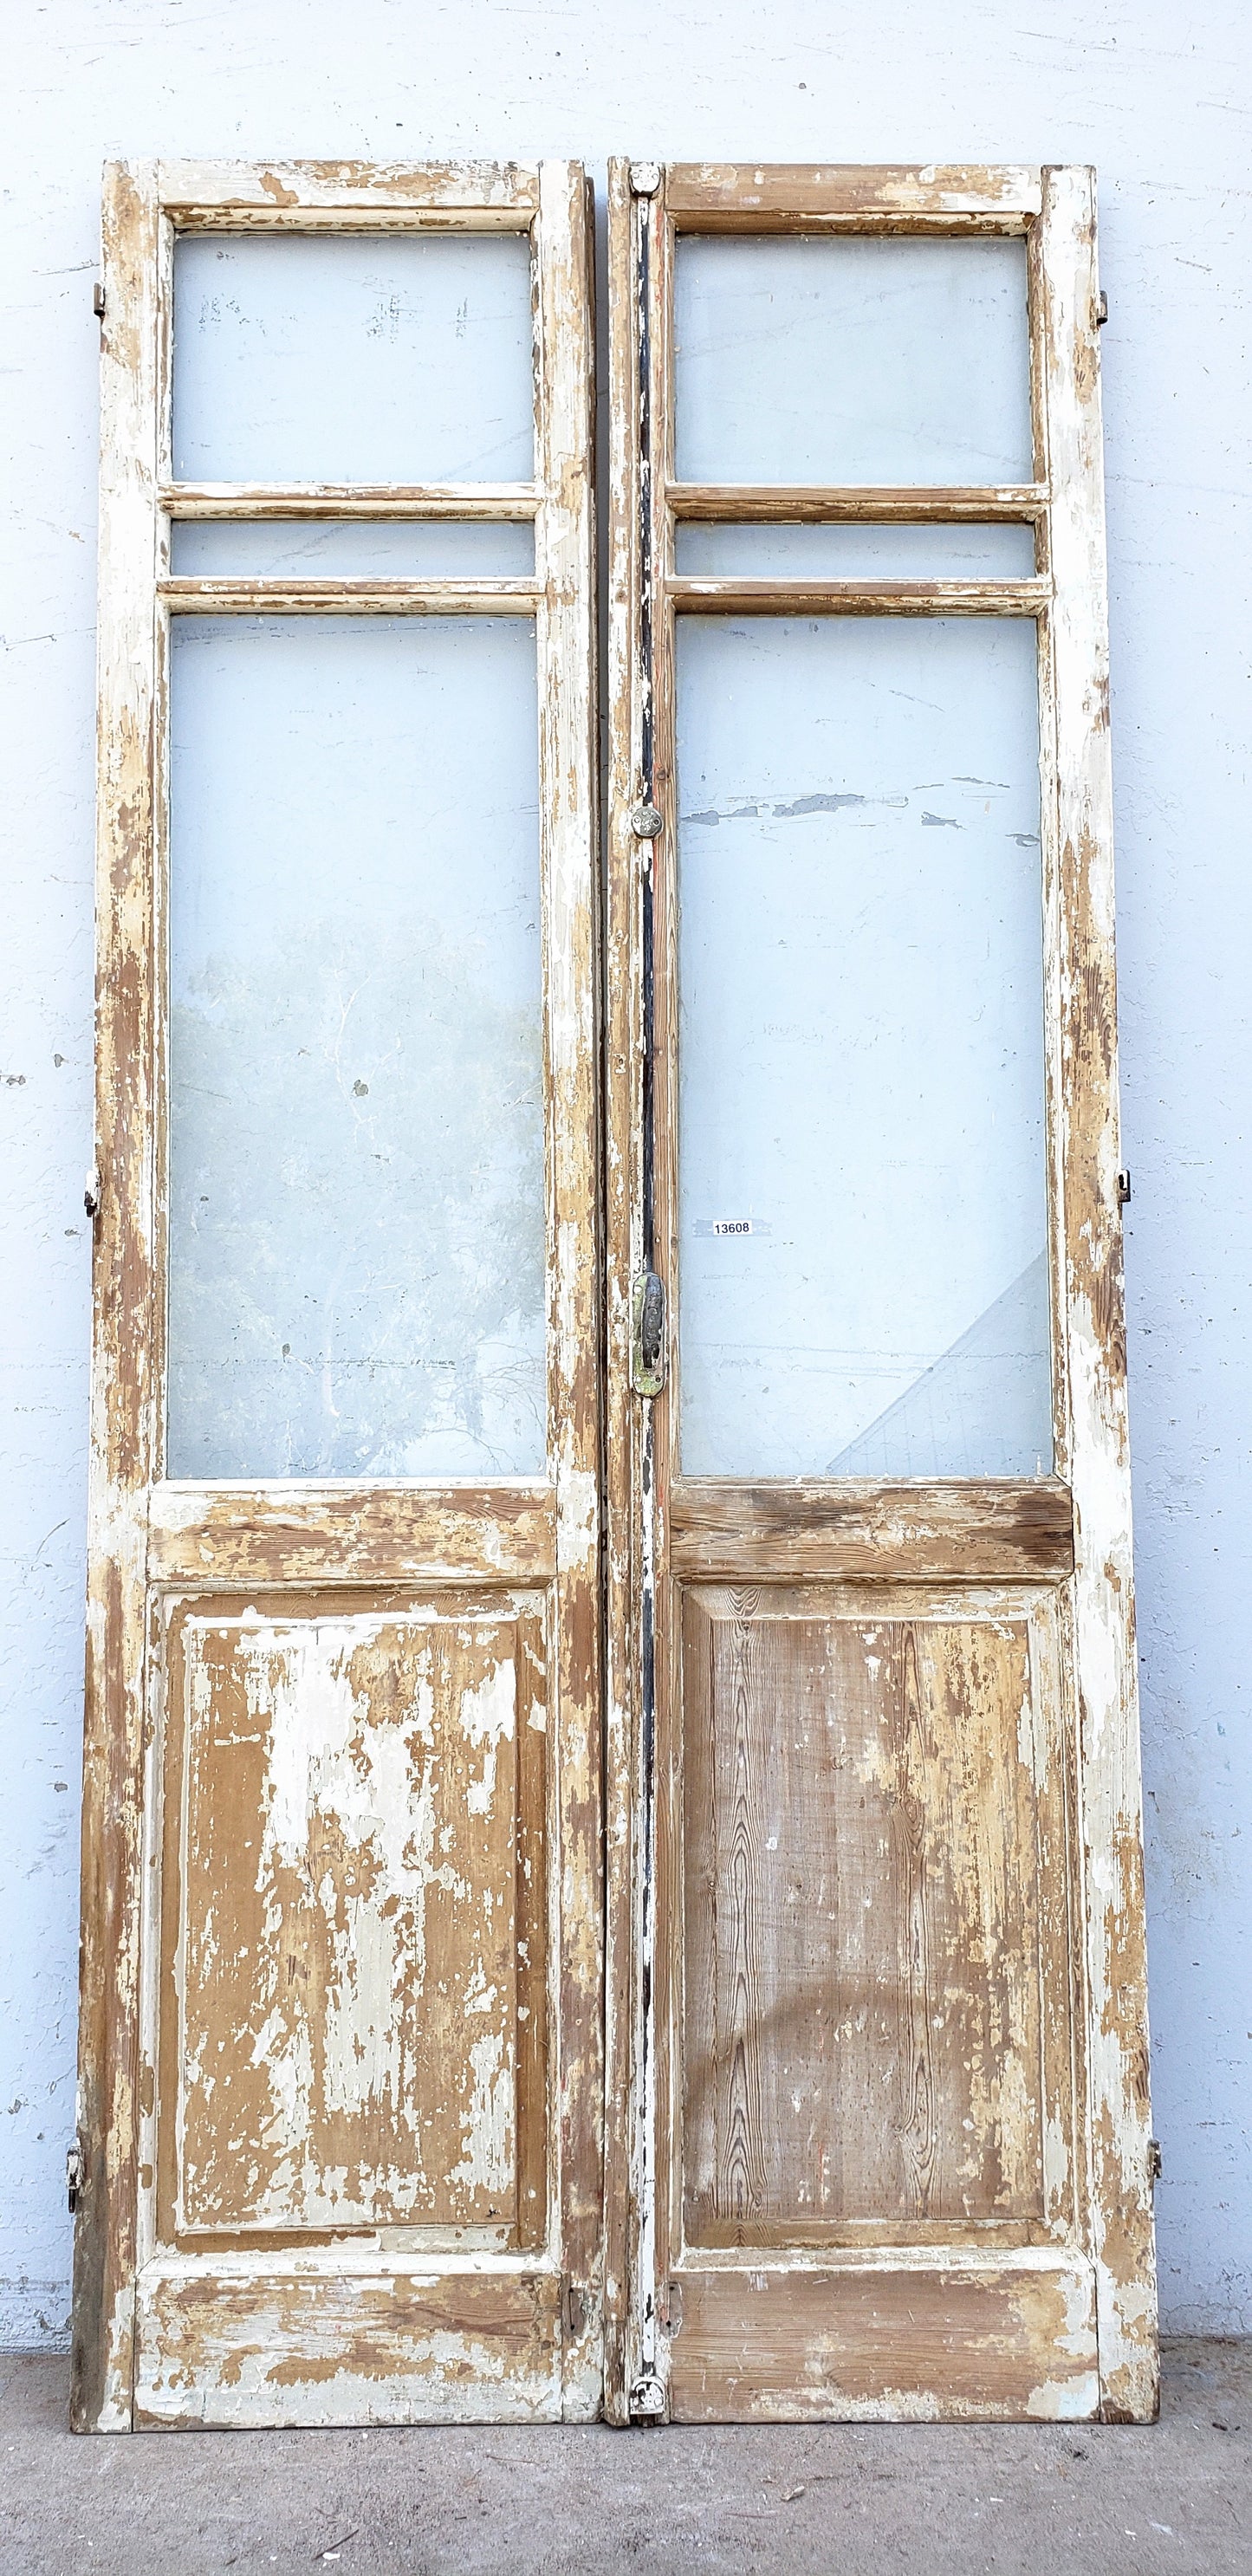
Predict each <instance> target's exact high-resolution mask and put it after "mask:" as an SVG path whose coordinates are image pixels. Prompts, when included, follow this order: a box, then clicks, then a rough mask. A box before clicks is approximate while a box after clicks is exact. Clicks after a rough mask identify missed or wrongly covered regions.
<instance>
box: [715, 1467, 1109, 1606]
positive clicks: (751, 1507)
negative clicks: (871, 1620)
mask: <svg viewBox="0 0 1252 2576" xmlns="http://www.w3.org/2000/svg"><path fill="white" fill-rule="evenodd" d="M669 1527H670V1565H671V1569H672V1571H673V1572H674V1573H675V1574H677V1575H680V1576H687V1577H693V1576H698V1577H705V1578H708V1577H717V1576H719V1575H722V1576H737V1575H760V1576H769V1575H776V1576H778V1577H779V1578H780V1579H783V1578H787V1577H790V1578H795V1579H800V1578H803V1577H804V1576H812V1575H829V1576H830V1577H831V1579H832V1580H838V1579H840V1578H843V1579H847V1578H849V1577H857V1576H860V1575H866V1576H874V1577H878V1578H883V1577H891V1578H894V1579H897V1580H904V1581H907V1580H910V1579H911V1578H913V1577H917V1578H918V1579H919V1580H922V1581H943V1580H945V1579H948V1578H954V1579H957V1580H959V1579H961V1578H963V1577H965V1578H969V1577H973V1578H977V1579H980V1580H982V1579H985V1580H988V1581H1000V1582H1003V1581H1014V1580H1021V1579H1022V1578H1025V1579H1027V1580H1030V1579H1033V1580H1035V1581H1037V1582H1045V1583H1060V1582H1064V1581H1065V1580H1066V1579H1067V1577H1068V1576H1069V1575H1070V1574H1071V1573H1072V1572H1073V1565H1074V1529H1073V1507H1072V1503H1071V1499H1070V1492H1069V1487H1068V1486H1067V1485H1065V1484H1063V1483H1062V1482H1061V1480H1060V1478H1059V1477H1055V1476H1050V1477H1039V1478H1033V1477H1032V1478H1021V1479H1020V1480H1019V1479H1017V1478H1007V1477H1006V1478H1003V1479H998V1478H997V1479H996V1480H994V1481H992V1480H988V1481H986V1482H977V1483H976V1482H972V1481H971V1482H969V1483H964V1482H962V1483H960V1484H956V1483H952V1484H938V1483H934V1484H920V1483H919V1484H913V1483H907V1484H905V1483H900V1484H894V1485H887V1484H884V1485H871V1484H863V1483H861V1482H859V1481H858V1482H844V1481H838V1482H836V1481H833V1480H832V1481H829V1482H817V1481H813V1482H808V1481H797V1482H795V1483H791V1482H789V1481H783V1480H781V1479H780V1480H779V1481H777V1482H774V1481H772V1480H771V1481H769V1482H761V1483H743V1484H739V1483H735V1482H732V1481H731V1480H730V1479H729V1478H727V1479H725V1480H723V1479H722V1478H720V1477H719V1478H712V1477H694V1476H692V1477H687V1476H684V1477H679V1478H676V1480H675V1482H674V1485H673V1487H672V1490H671V1494H670V1503H669Z"/></svg>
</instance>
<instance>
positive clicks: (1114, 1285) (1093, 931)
mask: <svg viewBox="0 0 1252 2576" xmlns="http://www.w3.org/2000/svg"><path fill="white" fill-rule="evenodd" d="M1098 285H1099V278H1098V269H1097V262H1096V215H1095V180H1094V172H1092V171H1090V170H1085V169H1064V170H1049V171H1047V172H1045V174H1044V211H1043V218H1042V222H1041V225H1040V229H1039V239H1038V250H1037V280H1036V299H1035V300H1036V305H1037V309H1038V329H1039V380H1040V395H1041V401H1040V410H1041V416H1042V417H1041V426H1042V430H1043V434H1044V437H1045V438H1046V443H1047V471H1048V474H1049V478H1050V481H1051V484H1052V489H1053V493H1054V500H1053V506H1052V510H1051V513H1050V530H1049V536H1050V545H1051V557H1052V568H1053V577H1054V581H1055V585H1056V607H1055V610H1054V612H1053V617H1052V621H1051V629H1050V639H1051V656H1050V663H1051V667H1050V675H1049V676H1050V696H1051V702H1052V707H1053V711H1054V717H1055V725H1056V751H1055V780H1056V785H1055V807H1054V824H1053V828H1054V830H1055V835H1056V843H1055V862H1056V868H1057V872H1058V878H1059V886H1058V895H1059V904H1058V913H1059V921H1058V930H1059V954H1058V955H1057V958H1056V961H1055V968H1056V976H1057V981H1058V984H1059V996H1058V1020H1059V1051H1060V1067H1059V1074H1060V1081H1059V1094H1060V1098H1059V1113H1060V1114H1059V1119H1058V1130H1059V1133H1058V1148H1059V1163H1060V1194H1061V1206H1062V1210H1063V1244H1062V1259H1061V1264H1060V1268H1061V1285H1062V1292H1063V1293H1062V1297H1061V1300H1060V1306H1061V1314H1062V1317H1063V1332H1064V1363H1065V1367H1064V1388H1065V1398H1066V1422H1065V1443H1066V1449H1067V1455H1068V1473H1069V1478H1070V1482H1071V1484H1072V1487H1073V1493H1074V1527H1075V1546H1076V1564H1075V1579H1074V1656H1075V1664H1076V1671H1077V1686H1078V1702H1079V1706H1078V1722H1079V1737H1080V1743H1081V1748H1082V1792H1081V1794H1082V1818H1083V1837H1084V1852H1083V1873H1084V1876H1083V1886H1082V1900H1081V1901H1082V1914H1083V1917H1084V1920H1085V1940H1086V1952H1087V1971H1088V1978H1089V1990H1090V2020H1089V2025H1088V2033H1087V2049H1086V2055H1087V2063H1088V2075H1089V2082H1090V2088H1091V2106H1090V2144H1091V2156H1092V2224H1093V2231H1094V2239H1095V2252H1096V2261H1097V2304H1098V2313H1099V2332H1100V2378H1101V2402H1102V2407H1103V2411H1104V2413H1105V2414H1106V2415H1107V2416H1108V2417H1109V2418H1110V2419H1121V2418H1126V2419H1127V2420H1131V2421H1135V2422H1138V2421H1141V2420H1143V2419H1144V2418H1145V2417H1151V2416H1152V2415H1154V2414H1155V2412H1156V2409H1157V2404H1158V2392H1159V2365H1158V2354H1157V2322H1156V2283H1155V2269H1154V2252H1153V2228H1152V2174H1151V2161H1150V2148H1151V2140H1150V2126H1151V2111H1150V2104H1149V2084H1148V2064H1149V2061H1148V2017H1147V1959H1146V1945H1145V1914H1144V1885H1143V1820H1142V1817H1143V1811H1142V1788H1141V1783H1140V1771H1139V1702H1138V1673H1137V1668H1136V1661H1135V1619H1134V1589H1133V1584H1134V1573H1133V1559H1132V1541H1131V1492H1130V1450H1129V1427H1128V1418H1127V1405H1126V1325H1125V1309H1124V1289H1123V1271H1122V1219H1121V1207H1120V1203H1119V1199H1118V1192H1117V1172H1118V1167H1119V1165H1120V1162H1121V1140H1120V1127H1119V1110H1118V1085H1117V988H1116V968H1115V957H1114V911H1113V799H1112V771H1111V763H1110V755H1109V698H1108V686H1109V679H1108V625H1107V606H1106V570H1105V548H1104V482H1103V453H1102V444H1101V426H1100V360H1099V328H1098V317H1097V293H1098Z"/></svg>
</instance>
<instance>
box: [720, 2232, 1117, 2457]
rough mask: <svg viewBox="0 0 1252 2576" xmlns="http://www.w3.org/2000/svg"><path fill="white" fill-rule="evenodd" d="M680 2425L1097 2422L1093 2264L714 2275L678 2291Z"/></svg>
mask: <svg viewBox="0 0 1252 2576" xmlns="http://www.w3.org/2000/svg"><path fill="white" fill-rule="evenodd" d="M675 2286H676V2288H678V2290H679V2297H678V2299H677V2300H676V2301H675V2303H674V2304H675V2313H676V2314H678V2315H679V2316H680V2317H681V2323H680V2325H679V2327H678V2331H677V2333H676V2334H675V2335H674V2336H673V2340H672V2344H671V2373H672V2376H671V2382H670V2404H671V2408H672V2411H673V2415H674V2418H675V2421H676V2422H678V2423H682V2424H698V2423H727V2422H730V2423H736V2422H738V2423H762V2422H771V2421H772V2422H775V2423H778V2422H783V2423H812V2422H814V2421H818V2422H820V2421H821V2420H822V2419H824V2418H830V2417H834V2418H835V2419H836V2420H840V2419H842V2420H843V2421H845V2422H853V2423H855V2422H857V2421H860V2422H862V2423H874V2422H877V2423H883V2422H885V2423H889V2424H890V2423H909V2422H912V2423H934V2422H936V2421H939V2422H944V2423H960V2422H962V2421H971V2420H974V2421H982V2422H995V2421H996V2420H997V2419H999V2420H1001V2421H1007V2422H1013V2421H1016V2420H1021V2419H1030V2418H1034V2419H1036V2420H1040V2421H1043V2422H1056V2421H1058V2420H1059V2421H1066V2420H1071V2421H1072V2420H1078V2421H1081V2420H1083V2419H1085V2418H1087V2417H1090V2416H1091V2415H1093V2414H1094V2413H1095V2412H1096V2408H1097V2405H1098V2402H1099V2380H1098V2375H1097V2371H1096V2342H1095V2313H1094V2299H1093V2295H1092V2283H1091V2272H1090V2266H1089V2265H1087V2264H1085V2263H1083V2262H1082V2261H1081V2260H1080V2259H1079V2260H1071V2261H1069V2262H1065V2261H1053V2262H1051V2263H1047V2262H1045V2260H1043V2259H1042V2258H1040V2257H1039V2256H1036V2257H1034V2258H1033V2260H1032V2259H1031V2258H1030V2257H1029V2256H1019V2257H1018V2258H1017V2259H1016V2260H1012V2259H1008V2260H1004V2261H1002V2262H1001V2263H1000V2265H999V2266H998V2267H997V2269H996V2270H995V2271H991V2270H990V2269H981V2268H980V2269H979V2270H974V2269H973V2268H972V2267H971V2268H966V2267H964V2266H963V2265H962V2264H961V2263H960V2261H959V2259H958V2260H957V2261H956V2262H954V2263H950V2264H946V2265H945V2264H943V2263H941V2262H940V2261H938V2260H937V2261H936V2262H935V2263H934V2265H933V2266H927V2267H926V2268H925V2269H923V2268H922V2267H921V2266H920V2265H919V2264H918V2262H917V2259H916V2256H914V2257H913V2259H912V2261H911V2262H910V2261H908V2260H906V2259H904V2258H901V2259H900V2260H899V2263H898V2266H897V2267H895V2268H893V2269H890V2270H885V2269H881V2268H878V2267H875V2268H873V2269H869V2268H866V2269H864V2270H861V2269H840V2270H839V2271H837V2272H836V2271H816V2270H810V2269H807V2268H804V2269H799V2268H794V2267H793V2268H791V2269H788V2270H783V2269H780V2268H779V2269H775V2268H771V2269H769V2270H763V2269H762V2268H761V2267H760V2266H759V2264H758V2265H754V2266H753V2268H752V2269H751V2271H746V2272H745V2271H735V2272H704V2273H701V2274H697V2275H694V2276H693V2277H690V2278H687V2277H682V2278H681V2280H680V2282H679V2283H677V2284H676V2285H675Z"/></svg>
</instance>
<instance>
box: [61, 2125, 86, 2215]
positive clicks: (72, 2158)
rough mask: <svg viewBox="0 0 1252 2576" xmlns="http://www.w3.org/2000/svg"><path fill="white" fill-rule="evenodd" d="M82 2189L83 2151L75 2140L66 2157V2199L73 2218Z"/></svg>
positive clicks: (67, 2150)
mask: <svg viewBox="0 0 1252 2576" xmlns="http://www.w3.org/2000/svg"><path fill="white" fill-rule="evenodd" d="M82 2187H83V2151H82V2148H81V2147H80V2146H79V2144H78V2142H77V2140H75V2143H74V2145H73V2146H72V2147H69V2148H67V2149H66V2155H65V2197H66V2200H67V2201H68V2203H69V2212H70V2216H71V2218H72V2217H73V2216H74V2212H75V2210H76V2209H77V2207H78V2195H79V2193H80V2191H81V2190H82Z"/></svg>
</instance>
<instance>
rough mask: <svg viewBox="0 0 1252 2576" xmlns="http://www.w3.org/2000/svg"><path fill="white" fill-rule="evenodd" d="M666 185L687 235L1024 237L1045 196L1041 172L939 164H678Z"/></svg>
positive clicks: (669, 201)
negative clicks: (827, 232) (834, 231)
mask: <svg viewBox="0 0 1252 2576" xmlns="http://www.w3.org/2000/svg"><path fill="white" fill-rule="evenodd" d="M665 186H666V203H667V206H668V209H669V213H670V215H671V216H672V217H673V219H674V221H675V222H676V224H677V226H678V228H679V230H680V231H683V232H714V231H726V232H745V233H746V232H801V231H804V230H805V229H807V228H809V227H812V228H813V229H814V230H823V229H826V228H833V227H842V228H843V229H844V230H846V231H848V232H875V231H883V230H885V231H900V232H927V231H932V230H933V231H937V232H948V233H950V232H960V231H962V230H983V229H987V230H990V231H993V232H1024V231H1025V230H1026V227H1027V225H1028V223H1029V222H1030V221H1031V219H1032V218H1033V217H1034V216H1036V215H1037V214H1038V212H1039V206H1040V195H1041V185H1040V173H1039V171H1038V170H1037V169H1028V168H1023V169H1009V168H1005V167H1001V168H986V167H983V166H974V167H970V166H966V165H957V164H949V165H948V166H947V167H944V166H942V165H936V164H934V163H927V164H925V165H924V166H921V165H915V166H913V167H902V166H897V167H893V166H891V165H888V164H883V165H880V166H879V167H877V168H875V167H873V166H871V165H870V164H868V163H857V164H855V165H853V164H844V165H842V166H841V165H840V164H838V163H835V164H832V165H831V166H829V167H828V168H825V169H822V168H817V169H815V168H814V167H813V164H812V163H811V162H792V163H783V162H775V163H773V164H772V165H771V164H766V165H764V166H761V165H760V164H759V163H758V164H756V165H755V166H754V165H753V164H752V163H750V162H738V163H736V162H710V161H702V162H674V163H671V165H670V167H669V169H668V170H667V172H666V174H665Z"/></svg>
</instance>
